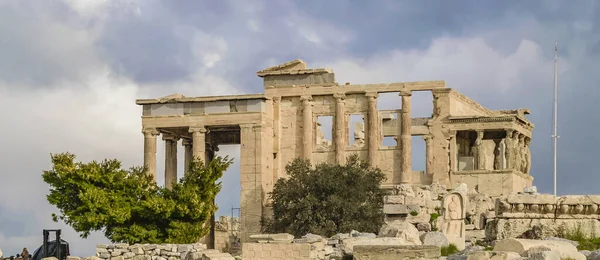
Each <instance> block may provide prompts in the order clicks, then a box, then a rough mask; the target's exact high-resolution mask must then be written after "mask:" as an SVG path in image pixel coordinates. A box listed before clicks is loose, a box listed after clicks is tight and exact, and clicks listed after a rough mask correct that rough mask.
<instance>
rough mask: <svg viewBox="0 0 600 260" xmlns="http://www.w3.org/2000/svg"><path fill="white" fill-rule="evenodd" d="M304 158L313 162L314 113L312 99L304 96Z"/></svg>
mask: <svg viewBox="0 0 600 260" xmlns="http://www.w3.org/2000/svg"><path fill="white" fill-rule="evenodd" d="M300 100H301V101H302V128H303V135H302V137H303V138H302V157H303V158H304V159H306V160H309V161H310V162H312V152H313V142H314V140H313V113H312V103H311V101H312V97H311V96H302V97H300Z"/></svg>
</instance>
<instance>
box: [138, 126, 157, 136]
mask: <svg viewBox="0 0 600 260" xmlns="http://www.w3.org/2000/svg"><path fill="white" fill-rule="evenodd" d="M142 133H143V134H144V136H148V137H153V136H157V135H159V134H160V132H159V131H158V130H156V128H142Z"/></svg>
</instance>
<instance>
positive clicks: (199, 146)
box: [189, 126, 208, 164]
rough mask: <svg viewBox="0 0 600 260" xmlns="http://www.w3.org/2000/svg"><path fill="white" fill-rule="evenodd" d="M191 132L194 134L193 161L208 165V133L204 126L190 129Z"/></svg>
mask: <svg viewBox="0 0 600 260" xmlns="http://www.w3.org/2000/svg"><path fill="white" fill-rule="evenodd" d="M189 132H190V133H192V160H202V161H203V162H204V164H207V163H208V162H207V160H206V133H207V132H208V131H207V130H206V128H204V127H203V126H197V127H190V129H189Z"/></svg>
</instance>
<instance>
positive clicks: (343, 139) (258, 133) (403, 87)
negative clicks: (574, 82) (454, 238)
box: [136, 60, 533, 241]
mask: <svg viewBox="0 0 600 260" xmlns="http://www.w3.org/2000/svg"><path fill="white" fill-rule="evenodd" d="M257 74H258V76H259V77H261V78H263V80H264V93H263V94H249V95H234V96H210V97H185V96H183V95H178V94H177V95H171V96H167V97H163V98H157V99H141V100H137V101H136V103H137V104H138V105H141V106H143V114H142V126H143V133H144V137H145V143H144V164H145V166H146V167H148V169H149V172H150V173H151V174H153V175H154V176H156V174H157V173H156V160H157V158H156V147H157V145H156V139H157V137H158V136H159V135H161V137H162V140H163V141H164V142H165V143H166V159H165V173H164V174H165V182H166V185H167V186H169V185H171V183H173V182H175V181H176V178H177V165H178V163H177V154H176V153H177V145H178V144H179V141H181V144H182V145H183V146H185V160H186V162H185V164H187V163H188V162H189V161H190V160H191V158H193V157H200V158H206V160H210V158H211V157H212V156H214V153H215V150H216V149H217V147H218V145H220V144H241V156H240V158H237V159H238V160H239V161H240V164H241V170H240V174H241V177H240V179H241V187H242V191H241V205H240V206H241V228H242V230H241V234H242V235H241V237H242V240H243V241H244V240H245V239H246V238H247V236H249V235H250V234H255V233H259V232H260V221H261V217H262V216H264V215H268V214H269V212H270V209H269V202H268V199H267V197H268V196H267V194H268V193H269V192H270V191H272V188H273V184H274V183H275V181H276V180H277V179H278V178H285V176H286V173H285V171H284V166H285V165H286V164H287V163H288V162H290V161H291V160H293V159H294V158H297V157H300V158H306V159H308V160H310V161H311V162H312V163H313V164H316V163H321V162H332V163H343V162H345V159H346V157H347V156H349V155H350V154H358V155H359V156H360V157H361V158H363V159H365V160H367V161H369V162H370V163H371V164H372V165H374V166H377V167H379V168H380V169H381V170H382V171H383V172H384V173H385V174H386V176H387V180H386V182H385V185H384V186H385V187H390V188H391V187H393V186H394V185H398V184H442V185H447V186H452V185H454V184H457V183H465V184H467V185H468V186H469V187H471V188H473V189H475V190H477V191H479V192H481V193H485V194H488V195H490V196H501V195H506V194H509V193H512V192H517V191H519V192H520V191H522V190H523V188H525V187H528V186H531V185H532V180H533V178H532V177H531V176H530V175H529V170H530V165H531V155H530V151H529V143H530V140H531V134H532V130H533V124H532V123H531V122H530V121H528V119H527V118H526V117H525V115H526V114H528V113H529V111H528V110H527V109H515V110H489V109H487V108H485V107H483V106H481V105H479V104H478V103H477V102H475V101H473V100H471V99H469V98H468V97H466V96H464V95H462V94H460V93H459V92H457V91H455V90H454V89H452V88H448V87H447V86H446V83H445V81H422V82H403V83H389V84H366V85H353V84H345V85H340V84H338V83H337V82H336V81H335V75H334V73H333V70H331V69H324V68H317V69H310V68H307V65H306V63H305V62H303V61H302V60H294V61H291V62H287V63H284V64H281V65H278V66H274V67H270V68H267V69H264V70H261V71H259V72H257ZM415 91H428V92H430V93H431V95H432V101H433V108H434V109H433V111H431V116H430V117H427V118H413V117H411V95H412V93H413V92H415ZM389 92H396V93H398V97H397V98H398V99H397V100H398V107H401V109H397V110H385V111H381V110H378V109H377V102H378V96H379V93H389ZM400 104H401V105H400ZM351 115H361V116H362V118H363V123H362V124H358V125H357V126H356V127H354V132H352V133H351V132H350V128H349V126H348V122H349V117H350V116H351ZM325 116H327V117H332V118H333V138H332V139H333V140H331V141H329V140H326V139H325V138H324V137H323V133H322V132H321V127H320V124H319V123H318V122H319V117H325ZM350 135H353V136H354V139H355V141H354V142H353V143H352V144H350V142H349V136H350ZM413 136H422V138H423V139H424V140H425V143H426V170H425V172H423V171H413V168H412V165H411V139H412V137H413ZM384 137H394V138H395V139H396V140H397V145H396V146H383V145H382V140H383V139H384Z"/></svg>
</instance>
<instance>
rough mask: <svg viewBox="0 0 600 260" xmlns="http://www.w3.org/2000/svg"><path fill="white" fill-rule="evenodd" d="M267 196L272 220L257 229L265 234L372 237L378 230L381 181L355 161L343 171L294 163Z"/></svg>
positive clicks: (341, 167) (374, 170) (378, 172)
mask: <svg viewBox="0 0 600 260" xmlns="http://www.w3.org/2000/svg"><path fill="white" fill-rule="evenodd" d="M285 169H286V171H287V173H288V175H289V178H287V179H279V180H278V181H277V183H276V184H275V187H274V189H273V192H272V193H271V194H270V196H271V198H272V201H273V219H271V220H265V222H264V223H263V224H264V225H265V226H266V229H267V231H268V232H287V233H290V234H293V235H295V236H301V235H305V234H307V233H313V234H320V235H324V236H328V237H329V236H331V235H333V234H335V233H337V232H350V231H351V230H359V231H362V232H377V231H378V229H379V227H380V226H381V225H382V224H383V217H384V216H383V212H382V207H383V196H384V195H385V192H384V190H382V189H381V188H380V185H381V183H382V182H383V180H384V179H385V177H384V174H383V173H382V172H381V170H379V169H377V168H373V167H371V166H370V165H369V164H368V163H367V162H365V161H362V160H360V159H359V157H358V156H357V155H352V156H350V157H349V159H348V161H347V163H346V164H345V165H336V164H318V165H316V167H314V168H313V167H312V166H311V164H310V163H309V162H308V161H307V160H302V159H296V160H294V161H292V162H291V163H289V164H288V165H287V166H286V168H285Z"/></svg>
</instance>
